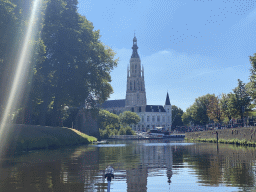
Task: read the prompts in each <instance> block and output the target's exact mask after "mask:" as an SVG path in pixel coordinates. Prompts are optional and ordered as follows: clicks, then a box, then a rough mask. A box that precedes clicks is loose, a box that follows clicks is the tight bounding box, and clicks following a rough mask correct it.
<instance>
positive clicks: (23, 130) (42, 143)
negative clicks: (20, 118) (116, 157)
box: [5, 125, 97, 154]
mask: <svg viewBox="0 0 256 192" xmlns="http://www.w3.org/2000/svg"><path fill="white" fill-rule="evenodd" d="M9 133H10V134H9V136H8V137H9V138H10V139H8V142H7V143H6V151H5V153H6V154H13V153H20V152H22V151H29V150H35V149H55V148H60V147H64V146H73V145H82V144H90V143H92V142H94V141H97V139H96V138H95V137H92V136H88V135H86V134H84V133H82V132H80V131H77V130H75V129H71V128H62V127H44V126H36V125H12V126H11V127H10V132H9Z"/></svg>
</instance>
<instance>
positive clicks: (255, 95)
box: [248, 53, 256, 103]
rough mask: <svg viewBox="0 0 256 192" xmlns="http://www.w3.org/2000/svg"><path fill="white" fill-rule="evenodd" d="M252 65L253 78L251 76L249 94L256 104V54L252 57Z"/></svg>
mask: <svg viewBox="0 0 256 192" xmlns="http://www.w3.org/2000/svg"><path fill="white" fill-rule="evenodd" d="M250 63H251V69H250V71H251V76H250V84H249V85H248V88H249V89H248V93H249V95H250V96H251V98H252V101H253V102H254V103H255V99H256V53H254V55H253V56H250Z"/></svg>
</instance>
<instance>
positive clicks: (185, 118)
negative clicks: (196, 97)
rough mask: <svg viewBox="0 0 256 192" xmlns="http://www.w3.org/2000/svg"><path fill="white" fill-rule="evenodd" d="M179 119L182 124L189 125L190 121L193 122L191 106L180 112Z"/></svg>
mask: <svg viewBox="0 0 256 192" xmlns="http://www.w3.org/2000/svg"><path fill="white" fill-rule="evenodd" d="M181 119H182V122H183V124H184V125H190V123H194V119H193V117H192V113H191V107H189V108H187V110H186V111H185V112H184V113H183V114H182V116H181Z"/></svg>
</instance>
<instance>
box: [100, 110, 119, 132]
mask: <svg viewBox="0 0 256 192" xmlns="http://www.w3.org/2000/svg"><path fill="white" fill-rule="evenodd" d="M98 126H99V127H100V128H101V129H105V128H106V127H109V128H118V127H119V116H118V115H116V114H113V113H110V112H109V111H107V110H102V109H101V110H100V111H99V115H98Z"/></svg>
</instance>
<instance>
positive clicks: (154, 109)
mask: <svg viewBox="0 0 256 192" xmlns="http://www.w3.org/2000/svg"><path fill="white" fill-rule="evenodd" d="M146 112H166V111H165V109H164V107H163V106H162V105H146Z"/></svg>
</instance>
